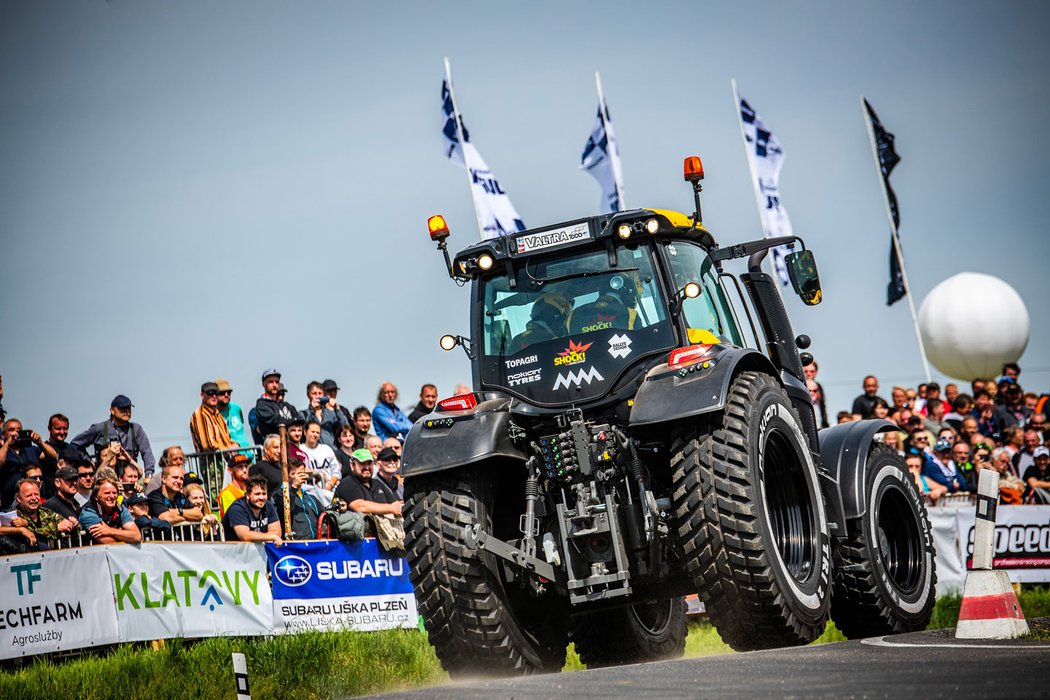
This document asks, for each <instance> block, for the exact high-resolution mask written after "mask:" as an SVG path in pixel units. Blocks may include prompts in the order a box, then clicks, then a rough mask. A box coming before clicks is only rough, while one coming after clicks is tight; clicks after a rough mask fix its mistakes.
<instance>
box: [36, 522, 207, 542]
mask: <svg viewBox="0 0 1050 700" xmlns="http://www.w3.org/2000/svg"><path fill="white" fill-rule="evenodd" d="M140 531H141V532H142V541H143V542H225V541H226V533H225V532H223V529H222V524H221V523H191V522H185V523H179V524H178V525H172V526H171V529H170V530H168V529H163V530H158V529H154V528H151V527H144V528H140ZM52 544H53V546H52V549H73V548H74V547H91V546H94V545H96V544H98V542H95V541H94V540H92V539H91V538H90V537H89V536H88V534H87V533H86V532H84V531H83V530H75V531H73V532H70V533H68V534H67V535H66V536H65V537H60V538H58V539H57V540H54V541H53V543H52Z"/></svg>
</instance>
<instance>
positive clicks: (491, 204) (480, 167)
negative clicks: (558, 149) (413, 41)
mask: <svg viewBox="0 0 1050 700" xmlns="http://www.w3.org/2000/svg"><path fill="white" fill-rule="evenodd" d="M451 84H452V80H451V78H449V77H448V76H447V75H446V76H445V79H444V80H443V81H442V83H441V112H442V118H443V119H444V126H443V128H442V133H443V135H444V141H445V156H446V157H447V158H448V159H449V160H451V161H452V162H453V163H455V164H456V165H459V166H461V167H464V168H466V169H467V172H468V173H470V194H471V196H472V197H473V198H474V211H475V212H476V213H477V216H478V226H479V227H480V228H481V238H482V239H487V238H497V237H499V236H506V235H507V234H510V233H517V232H518V231H524V230H525V224H524V223H523V222H522V220H521V217H519V216H518V212H517V211H515V209H514V205H513V204H511V203H510V197H508V196H507V193H506V192H505V191H504V190H503V186H502V185H500V183H499V180H497V179H496V176H495V175H494V174H493V173H492V171H491V170H489V166H487V165H485V160H484V159H483V158H482V157H481V154H480V153H478V151H477V149H476V148H474V144H472V143H471V142H470V134H469V133H468V132H467V128H466V127H465V126H463V117H462V116H461V115H460V116H459V119H458V122H459V128H458V129H457V128H456V122H457V119H456V117H457V115H456V110H455V108H454V106H453V101H452V90H451V87H450V86H451ZM461 135H462V139H461V138H460V136H461Z"/></svg>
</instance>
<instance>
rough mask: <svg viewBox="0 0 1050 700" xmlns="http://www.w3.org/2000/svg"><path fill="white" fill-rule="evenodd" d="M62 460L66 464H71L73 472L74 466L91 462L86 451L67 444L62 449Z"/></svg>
mask: <svg viewBox="0 0 1050 700" xmlns="http://www.w3.org/2000/svg"><path fill="white" fill-rule="evenodd" d="M62 461H63V462H65V463H66V464H70V465H72V467H71V468H72V469H73V471H74V472H75V471H76V467H78V466H80V465H81V464H91V458H90V457H88V456H87V452H84V451H83V450H82V449H80V448H79V447H74V446H73V445H69V446H68V447H66V449H64V450H62Z"/></svg>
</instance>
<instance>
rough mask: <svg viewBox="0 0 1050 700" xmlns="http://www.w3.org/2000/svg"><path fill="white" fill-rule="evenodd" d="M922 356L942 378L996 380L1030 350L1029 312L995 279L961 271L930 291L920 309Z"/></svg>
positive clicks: (1009, 288)
mask: <svg viewBox="0 0 1050 700" xmlns="http://www.w3.org/2000/svg"><path fill="white" fill-rule="evenodd" d="M919 331H920V332H921V333H922V342H923V344H924V345H925V346H926V357H927V358H928V359H929V361H930V362H932V363H933V365H934V366H935V367H936V368H937V369H939V370H940V371H941V372H943V373H944V374H946V375H948V376H949V377H954V378H955V379H961V380H964V381H969V380H971V379H977V378H978V377H984V378H994V377H996V376H998V375H999V373H1000V372H1001V371H1002V368H1003V365H1004V364H1005V363H1007V362H1016V361H1017V360H1018V359H1020V357H1021V355H1022V353H1024V349H1025V347H1027V345H1028V331H1029V322H1028V309H1026V308H1025V305H1024V302H1023V301H1021V296H1020V295H1019V294H1018V293H1017V292H1016V291H1014V288H1013V287H1011V286H1010V285H1008V284H1007V283H1006V282H1004V281H1002V280H1001V279H999V278H998V277H992V276H991V275H986V274H983V273H980V272H960V273H959V274H957V275H955V276H953V277H949V278H948V279H946V280H944V281H943V282H941V283H940V284H938V285H937V286H936V287H934V288H933V289H931V290H930V293H929V294H927V295H926V298H925V299H923V301H922V306H921V307H920V308H919Z"/></svg>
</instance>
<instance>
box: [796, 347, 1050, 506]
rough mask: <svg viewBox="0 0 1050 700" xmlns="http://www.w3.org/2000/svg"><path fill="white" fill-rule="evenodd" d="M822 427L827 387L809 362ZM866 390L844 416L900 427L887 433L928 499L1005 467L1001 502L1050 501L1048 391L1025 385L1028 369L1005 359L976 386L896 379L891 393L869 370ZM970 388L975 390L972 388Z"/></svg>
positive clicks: (962, 489)
mask: <svg viewBox="0 0 1050 700" xmlns="http://www.w3.org/2000/svg"><path fill="white" fill-rule="evenodd" d="M803 369H804V371H805V375H806V386H807V388H808V389H809V393H810V396H811V397H812V399H813V404H814V406H815V408H816V413H817V420H818V422H819V424H820V427H827V426H828V411H827V406H826V403H825V400H824V389H823V387H822V386H821V385H820V382H819V381H817V373H818V371H819V367H818V366H817V363H816V362H813V363H812V364H809V365H807V366H806V367H804V368H803ZM861 388H862V390H863V393H862V394H860V395H859V396H858V397H857V398H856V399H854V401H853V405H852V406H851V407H850V410H848V411H840V412H839V413H838V414H836V416H835V421H836V422H837V423H845V422H849V421H855V420H862V419H867V418H878V419H883V420H887V421H889V422H890V423H892V424H893V425H894V426H896V428H897V429H896V430H890V431H887V432H883V433H881V434H880V435H879V439H880V440H881V441H882V442H883V443H884V444H885V445H887V446H888V447H890V448H891V449H893V450H896V452H897V454H899V455H900V456H902V457H904V459H905V462H906V463H907V465H908V469H909V471H910V472H911V474H912V478H914V480H915V485H916V486H917V487H918V489H919V491H920V492H921V493H922V494H923V495H924V496H925V497H926V500H927V502H930V503H937V502H938V501H940V500H941V499H942V497H944V496H946V495H952V494H971V493H974V492H975V491H976V490H977V478H978V474H979V473H980V471H981V470H982V469H992V470H994V471H996V472H998V473H999V501H1000V502H1001V503H1004V504H1011V505H1020V504H1050V469H1048V468H1050V430H1048V429H1047V425H1046V414H1047V411H1048V410H1050V405H1047V399H1048V396H1047V394H1045V393H1044V394H1042V395H1040V394H1037V393H1035V392H1031V391H1025V390H1024V389H1023V387H1022V385H1021V368H1020V366H1018V365H1017V364H1016V363H1009V364H1006V365H1004V366H1003V368H1002V374H1001V375H1000V376H999V377H998V378H996V379H994V380H993V379H974V380H973V381H972V382H970V386H969V387H965V386H964V387H963V388H962V389H960V387H959V385H958V384H955V383H950V384H945V385H944V389H943V394H942V390H941V386H940V385H939V384H938V383H936V382H928V383H926V384H919V385H918V386H917V387H915V388H914V389H913V388H910V387H907V388H906V387H902V386H894V387H893V388H892V389H891V390H890V392H889V400H887V399H885V398H883V397H882V396H880V395H879V390H880V387H879V380H878V378H877V377H875V376H871V375H869V376H867V377H865V378H864V381H863V383H862V385H861ZM965 389H969V391H968V392H967V391H965Z"/></svg>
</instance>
